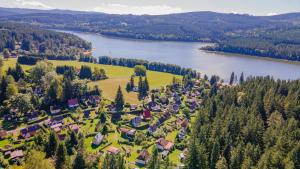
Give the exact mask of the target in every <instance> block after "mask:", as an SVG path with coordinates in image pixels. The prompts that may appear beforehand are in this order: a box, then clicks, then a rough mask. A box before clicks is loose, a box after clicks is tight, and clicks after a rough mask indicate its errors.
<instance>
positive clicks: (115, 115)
mask: <svg viewBox="0 0 300 169" xmlns="http://www.w3.org/2000/svg"><path fill="white" fill-rule="evenodd" d="M111 120H112V121H119V120H121V114H120V113H118V112H114V113H112V114H111Z"/></svg>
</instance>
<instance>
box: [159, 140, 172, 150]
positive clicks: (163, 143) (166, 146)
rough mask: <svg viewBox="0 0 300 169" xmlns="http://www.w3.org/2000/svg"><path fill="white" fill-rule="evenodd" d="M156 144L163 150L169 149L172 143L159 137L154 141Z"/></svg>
mask: <svg viewBox="0 0 300 169" xmlns="http://www.w3.org/2000/svg"><path fill="white" fill-rule="evenodd" d="M156 144H158V145H160V146H162V147H163V148H164V149H165V150H169V149H171V148H172V147H173V145H174V144H173V143H172V142H170V141H168V140H165V139H164V138H160V139H158V140H157V141H156Z"/></svg>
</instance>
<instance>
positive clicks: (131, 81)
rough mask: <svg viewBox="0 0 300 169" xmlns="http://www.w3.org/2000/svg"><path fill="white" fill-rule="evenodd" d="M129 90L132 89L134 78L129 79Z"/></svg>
mask: <svg viewBox="0 0 300 169" xmlns="http://www.w3.org/2000/svg"><path fill="white" fill-rule="evenodd" d="M130 88H131V90H132V89H133V88H134V76H131V77H130Z"/></svg>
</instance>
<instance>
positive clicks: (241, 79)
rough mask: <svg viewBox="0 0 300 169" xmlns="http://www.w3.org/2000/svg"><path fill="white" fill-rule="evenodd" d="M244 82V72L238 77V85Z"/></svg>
mask: <svg viewBox="0 0 300 169" xmlns="http://www.w3.org/2000/svg"><path fill="white" fill-rule="evenodd" d="M244 82H245V79H244V72H242V74H241V76H240V84H243V83H244Z"/></svg>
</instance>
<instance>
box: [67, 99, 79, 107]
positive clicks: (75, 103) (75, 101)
mask: <svg viewBox="0 0 300 169" xmlns="http://www.w3.org/2000/svg"><path fill="white" fill-rule="evenodd" d="M68 106H69V108H75V107H78V106H79V102H78V99H70V100H68Z"/></svg>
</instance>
